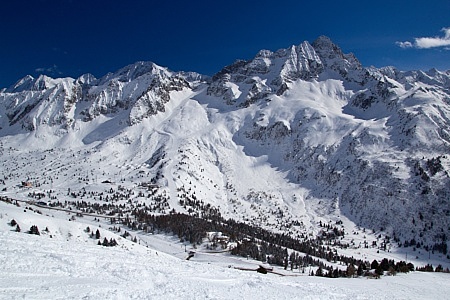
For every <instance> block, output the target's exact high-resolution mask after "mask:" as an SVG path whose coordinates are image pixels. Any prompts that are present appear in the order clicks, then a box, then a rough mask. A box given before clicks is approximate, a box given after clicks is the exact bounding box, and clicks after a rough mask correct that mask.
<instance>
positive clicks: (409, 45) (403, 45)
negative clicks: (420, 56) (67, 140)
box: [396, 41, 413, 49]
mask: <svg viewBox="0 0 450 300" xmlns="http://www.w3.org/2000/svg"><path fill="white" fill-rule="evenodd" d="M396 44H397V45H398V46H399V47H400V48H403V49H406V48H412V47H413V44H412V43H411V42H408V41H406V42H396Z"/></svg>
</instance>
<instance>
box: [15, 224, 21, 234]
mask: <svg viewBox="0 0 450 300" xmlns="http://www.w3.org/2000/svg"><path fill="white" fill-rule="evenodd" d="M16 232H20V226H19V224H17V225H16Z"/></svg>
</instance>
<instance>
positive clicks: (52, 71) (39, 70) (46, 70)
mask: <svg viewBox="0 0 450 300" xmlns="http://www.w3.org/2000/svg"><path fill="white" fill-rule="evenodd" d="M34 71H35V72H36V73H39V74H42V73H47V74H49V75H51V76H55V75H62V74H63V72H61V71H60V70H59V68H58V66H57V65H53V66H51V67H49V68H37V69H35V70H34Z"/></svg>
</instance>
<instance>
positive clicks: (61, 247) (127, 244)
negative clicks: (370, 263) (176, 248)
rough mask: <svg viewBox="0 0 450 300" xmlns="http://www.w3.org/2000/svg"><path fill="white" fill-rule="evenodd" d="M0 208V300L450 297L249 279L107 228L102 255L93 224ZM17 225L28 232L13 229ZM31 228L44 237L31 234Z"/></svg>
mask: <svg viewBox="0 0 450 300" xmlns="http://www.w3.org/2000/svg"><path fill="white" fill-rule="evenodd" d="M0 208H1V210H0V211H1V213H0V241H1V242H0V266H1V268H0V298H1V299H261V298H264V299H377V300H378V299H445V298H446V297H447V295H448V293H449V292H450V280H449V274H443V273H421V272H413V273H409V274H406V275H398V276H394V277H383V278H382V279H379V280H375V279H365V278H364V279H363V278H358V279H342V278H341V279H327V278H319V277H311V276H279V275H275V274H265V275H264V274H258V273H256V272H245V271H240V270H236V269H233V268H228V267H226V266H224V265H216V264H209V263H201V262H195V261H188V260H184V259H179V258H176V257H173V256H169V255H167V254H164V253H161V252H157V251H156V250H154V249H153V248H152V245H151V244H150V245H149V246H148V247H144V246H142V245H139V244H137V243H132V242H131V241H129V240H125V239H122V238H120V237H119V236H116V235H114V234H113V233H111V232H108V231H106V230H103V229H102V228H101V227H100V233H101V235H102V237H103V236H107V237H108V238H111V237H115V238H116V239H117V240H118V242H119V246H117V247H103V246H98V245H95V242H94V240H92V239H90V238H89V237H88V234H87V233H86V232H85V231H84V228H85V227H86V225H87V224H86V223H88V225H90V227H91V228H95V227H94V226H96V225H95V224H92V223H93V222H92V220H90V221H89V220H83V222H86V223H84V224H82V223H79V222H78V221H76V220H75V221H68V220H67V218H66V219H61V218H62V217H64V215H66V214H65V213H63V214H58V212H55V215H54V216H53V217H52V216H46V213H45V211H43V213H42V214H38V213H36V212H33V211H31V210H29V209H24V207H21V208H17V207H15V206H13V205H11V204H5V203H3V202H0ZM13 218H14V219H15V220H16V221H17V222H18V223H19V224H20V225H21V226H22V232H15V231H13V230H14V228H12V227H11V226H9V225H8V223H9V222H10V221H11V219H13ZM90 222H92V223H91V224H89V223H90ZM29 224H36V225H37V226H38V227H39V228H41V235H40V236H37V235H30V234H27V233H24V232H23V231H25V227H26V226H28V225H29ZM45 226H46V227H48V230H49V231H48V232H42V229H43V228H45ZM97 226H98V225H97ZM242 265H243V266H245V264H244V263H242Z"/></svg>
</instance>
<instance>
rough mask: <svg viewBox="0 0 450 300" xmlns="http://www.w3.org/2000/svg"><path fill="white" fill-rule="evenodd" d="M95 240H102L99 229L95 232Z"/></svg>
mask: <svg viewBox="0 0 450 300" xmlns="http://www.w3.org/2000/svg"><path fill="white" fill-rule="evenodd" d="M95 238H96V239H97V240H98V239H100V231H98V229H97V231H96V232H95Z"/></svg>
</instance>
